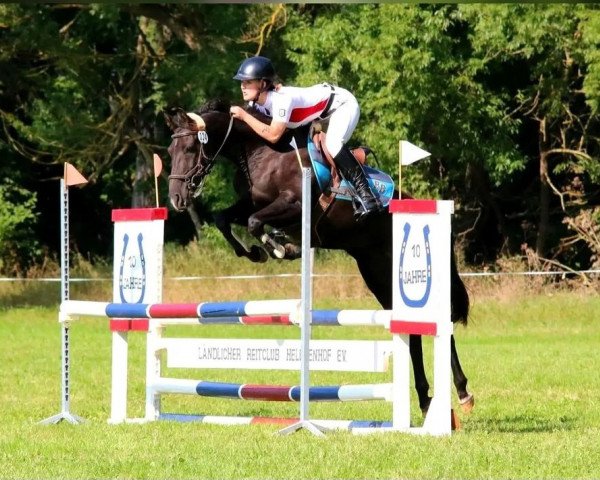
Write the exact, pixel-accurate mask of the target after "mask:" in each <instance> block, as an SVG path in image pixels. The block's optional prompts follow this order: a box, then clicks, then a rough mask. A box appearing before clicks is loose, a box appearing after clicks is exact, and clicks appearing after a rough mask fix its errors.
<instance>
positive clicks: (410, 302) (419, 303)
mask: <svg viewBox="0 0 600 480" xmlns="http://www.w3.org/2000/svg"><path fill="white" fill-rule="evenodd" d="M409 234H410V224H409V223H408V222H406V223H405V224H404V238H403V239H402V249H401V250H400V280H399V283H400V285H399V286H400V296H401V297H402V301H403V302H404V303H405V304H406V305H407V306H409V307H412V308H421V307H423V306H424V305H425V304H426V303H427V300H429V294H430V293H431V248H430V246H429V225H425V226H424V227H423V238H424V239H425V259H426V263H427V271H426V276H425V281H426V284H425V292H424V293H423V296H422V297H421V298H417V299H413V298H408V296H407V295H406V292H405V291H404V277H403V273H404V254H405V253H406V243H407V240H408V235H409Z"/></svg>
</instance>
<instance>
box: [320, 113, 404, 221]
mask: <svg viewBox="0 0 600 480" xmlns="http://www.w3.org/2000/svg"><path fill="white" fill-rule="evenodd" d="M325 139H326V133H325V131H324V125H323V123H322V122H321V121H315V122H313V124H312V125H311V127H310V130H309V133H308V153H309V157H310V160H311V162H312V165H313V171H314V172H315V175H316V177H317V183H318V185H319V187H320V189H321V195H320V196H319V204H320V205H321V208H322V209H323V210H324V211H325V210H327V208H328V207H329V206H330V205H331V203H332V202H333V201H334V200H335V199H336V197H337V198H339V199H341V200H351V199H352V197H353V196H354V195H355V193H354V187H353V186H352V185H350V184H349V183H348V182H347V181H346V180H345V179H343V178H342V177H341V175H340V174H339V172H338V170H337V167H336V165H335V162H334V160H333V157H332V155H331V154H330V153H329V151H328V150H327V147H326V146H325ZM350 151H351V152H352V155H354V158H356V160H357V161H358V162H359V163H360V164H361V165H362V166H363V168H364V169H365V174H366V176H367V178H368V179H369V182H370V183H371V186H372V187H374V188H373V190H374V192H376V194H378V195H379V197H380V201H381V202H382V204H383V205H384V206H386V205H387V204H388V203H389V199H390V198H391V196H392V194H393V191H394V182H393V180H392V179H391V178H390V177H389V176H388V175H387V174H385V173H383V172H380V171H379V170H376V169H374V168H371V167H369V166H367V156H368V155H369V154H370V153H371V152H372V151H371V149H370V148H369V147H366V146H360V147H357V148H354V149H351V150H350Z"/></svg>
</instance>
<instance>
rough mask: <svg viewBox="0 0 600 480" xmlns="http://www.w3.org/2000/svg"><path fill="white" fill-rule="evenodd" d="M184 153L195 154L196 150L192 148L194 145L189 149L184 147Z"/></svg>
mask: <svg viewBox="0 0 600 480" xmlns="http://www.w3.org/2000/svg"><path fill="white" fill-rule="evenodd" d="M184 152H185V153H196V148H195V147H194V145H190V146H189V147H185V149H184Z"/></svg>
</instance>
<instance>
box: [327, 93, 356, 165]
mask: <svg viewBox="0 0 600 480" xmlns="http://www.w3.org/2000/svg"><path fill="white" fill-rule="evenodd" d="M330 110H331V111H332V112H333V113H332V114H331V115H329V127H328V128H327V138H326V141H325V146H326V147H327V150H329V153H330V154H331V155H332V156H333V157H335V156H336V155H337V154H338V153H340V150H341V149H342V146H343V145H344V144H345V143H346V142H347V141H348V140H350V137H351V136H352V132H354V129H355V128H356V124H357V123H358V119H359V117H360V107H359V105H358V102H357V101H356V98H354V95H352V94H351V93H350V92H349V91H348V90H346V89H344V88H340V87H335V94H334V97H333V103H332V104H331V107H330Z"/></svg>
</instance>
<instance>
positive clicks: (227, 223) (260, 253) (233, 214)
mask: <svg viewBox="0 0 600 480" xmlns="http://www.w3.org/2000/svg"><path fill="white" fill-rule="evenodd" d="M251 205H252V203H251V201H250V200H249V199H242V200H240V201H238V202H236V203H235V204H233V205H232V206H231V207H228V208H226V209H224V210H221V211H220V212H219V213H217V214H216V215H215V225H216V227H217V228H218V229H219V231H220V232H221V233H222V234H223V237H225V240H227V242H228V243H229V244H230V245H231V246H232V247H233V250H234V251H235V254H236V255H237V256H238V257H246V258H248V259H249V260H250V261H252V262H266V261H267V259H268V257H267V253H266V252H265V251H264V250H263V249H262V248H260V247H259V246H257V245H251V246H250V248H247V247H246V246H245V245H244V244H243V243H242V242H241V241H240V240H239V239H238V238H237V237H236V236H235V235H234V234H233V231H232V230H231V224H232V223H235V224H236V225H242V226H245V225H246V223H247V222H248V217H249V216H250V214H251V213H252V211H251Z"/></svg>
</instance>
